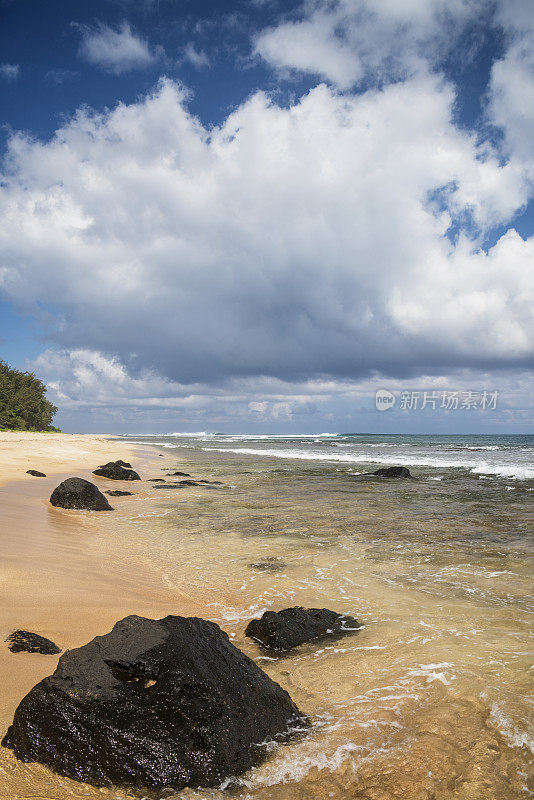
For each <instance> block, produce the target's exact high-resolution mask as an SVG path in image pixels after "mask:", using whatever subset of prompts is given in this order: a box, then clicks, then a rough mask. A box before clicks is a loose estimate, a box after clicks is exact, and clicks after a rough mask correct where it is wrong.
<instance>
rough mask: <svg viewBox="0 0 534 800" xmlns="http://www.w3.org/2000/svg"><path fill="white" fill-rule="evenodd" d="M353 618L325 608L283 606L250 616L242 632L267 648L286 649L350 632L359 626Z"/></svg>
mask: <svg viewBox="0 0 534 800" xmlns="http://www.w3.org/2000/svg"><path fill="white" fill-rule="evenodd" d="M361 627H362V626H361V624H360V623H359V622H358V620H357V619H355V618H354V617H349V616H347V615H346V614H338V613H337V612H336V611H330V610H329V609H328V608H302V607H300V606H296V607H295V608H284V609H283V610H282V611H266V612H265V613H264V614H263V616H262V617H261V618H260V619H252V620H251V621H250V622H249V624H248V625H247V627H246V630H245V634H246V635H247V636H250V637H251V638H252V639H256V641H257V642H259V643H260V644H262V645H264V647H268V648H269V649H271V650H290V649H291V648H292V647H297V646H298V645H299V644H304V642H311V641H312V640H313V639H318V638H320V637H323V636H327V635H329V634H336V635H340V634H345V633H353V632H354V630H357V629H358V628H361Z"/></svg>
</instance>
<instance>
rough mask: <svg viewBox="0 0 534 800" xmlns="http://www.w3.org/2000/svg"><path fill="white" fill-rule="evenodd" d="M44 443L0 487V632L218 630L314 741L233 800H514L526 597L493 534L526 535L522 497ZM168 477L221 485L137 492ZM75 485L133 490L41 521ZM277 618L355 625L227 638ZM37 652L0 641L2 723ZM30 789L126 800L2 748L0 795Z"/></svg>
mask: <svg viewBox="0 0 534 800" xmlns="http://www.w3.org/2000/svg"><path fill="white" fill-rule="evenodd" d="M32 436H35V435H32ZM43 436H45V437H48V436H49V435H48V434H44V435H43ZM19 438H20V435H19ZM60 438H61V442H60V443H57V442H56V444H55V445H53V446H52V445H49V447H50V448H51V449H50V453H49V455H50V464H51V466H52V469H49V477H48V478H46V479H45V478H42V479H41V478H32V477H30V476H26V475H25V474H23V475H21V466H20V464H21V463H22V457H23V455H24V454H23V453H22V452H21V453H18V454H17V458H18V459H19V460H18V464H19V467H18V469H19V474H18V477H19V478H20V477H25V478H26V480H18V479H17V480H15V481H12V482H10V483H8V484H4V485H3V486H0V494H1V495H2V498H0V516H3V521H4V524H3V526H2V528H3V530H4V531H5V533H4V534H3V539H2V545H1V546H2V547H3V550H4V552H5V553H7V554H8V555H9V559H8V560H6V559H5V558H3V559H2V561H1V562H0V563H1V565H2V566H1V567H0V570H3V572H0V578H1V580H0V607H1V608H2V622H1V626H0V627H1V630H0V633H1V634H3V638H5V636H6V635H7V634H8V633H10V632H11V631H12V630H14V629H16V628H25V629H28V630H31V631H34V632H36V633H39V634H42V635H44V636H47V637H48V638H50V639H52V640H53V641H55V642H56V643H57V644H58V645H59V646H60V647H61V648H62V649H63V650H64V649H67V648H73V647H77V646H80V645H82V644H85V643H87V642H89V641H90V640H91V639H92V638H93V637H94V636H95V635H98V634H103V633H107V632H109V631H110V630H111V628H112V627H113V625H114V624H115V622H117V621H118V620H119V619H122V618H123V617H125V616H127V615H129V614H139V615H141V616H146V617H149V618H158V617H164V616H166V615H167V614H176V615H182V616H199V617H203V618H205V619H211V620H212V621H214V622H216V623H217V624H218V625H220V626H221V627H222V629H223V630H224V631H226V633H228V635H229V636H230V638H231V640H232V642H233V643H234V644H235V645H236V646H237V647H238V649H240V650H242V651H243V652H244V653H245V654H247V655H249V656H250V657H251V658H253V659H254V660H256V661H257V663H258V664H259V665H260V666H261V667H262V669H264V670H265V672H267V674H268V675H269V676H270V677H271V678H273V680H275V681H276V682H277V683H279V684H280V685H281V686H282V687H283V688H285V689H286V690H287V691H288V692H289V693H290V695H291V697H292V698H293V700H294V701H295V702H296V704H297V705H298V707H299V708H301V709H303V710H304V711H305V712H306V713H307V714H309V715H310V718H311V719H312V720H313V721H314V725H313V729H312V735H310V736H309V737H306V739H305V740H303V741H301V742H298V743H294V744H293V745H289V746H284V747H281V748H277V749H276V750H274V751H273V753H272V755H271V756H270V758H269V759H268V760H267V761H266V762H265V763H264V764H263V765H262V766H260V767H258V768H257V769H254V770H252V771H251V772H250V773H247V775H246V776H244V777H243V784H242V789H243V792H244V794H243V793H242V792H241V791H240V790H239V791H238V792H237V794H236V798H237V797H243V796H247V797H253V798H254V800H287V798H288V797H301V796H302V797H304V796H306V797H308V796H309V797H321V798H322V797H330V798H334V800H341V799H342V798H343V797H345V796H346V793H347V792H352V791H359V788H358V787H366V786H371V787H373V786H376V787H379V788H377V791H379V795H377V796H380V797H394V796H397V794H398V790H399V787H401V788H402V794H403V797H405V798H406V800H416V799H417V798H419V797H421V787H422V786H426V785H427V783H428V788H429V792H430V789H431V788H432V791H434V789H435V793H434V795H433V796H435V797H436V800H448V797H449V795H447V793H446V791H445V789H444V787H446V786H447V785H449V782H450V778H451V775H453V776H454V778H455V780H458V781H460V782H461V783H462V784H463V783H464V782H465V786H466V792H465V793H463V794H461V795H459V797H460V796H461V797H462V798H465V800H468V799H469V798H471V797H477V798H479V797H480V798H481V799H482V798H484V800H485V798H486V797H487V796H488V797H489V796H490V795H488V793H487V792H491V793H492V794H491V796H499V797H500V798H501V797H502V798H503V800H519V798H520V797H522V796H523V779H522V778H521V774H523V773H525V772H526V769H527V763H528V758H529V756H528V754H527V752H526V750H525V747H526V746H527V745H528V743H529V742H530V738H529V736H530V734H529V732H528V730H529V729H528V720H527V717H526V711H527V710H528V709H526V707H525V701H524V699H523V698H524V697H525V696H526V692H527V681H528V675H529V673H528V665H527V663H526V648H527V642H528V639H527V636H528V633H527V623H528V614H529V611H530V605H529V602H528V597H527V593H528V591H527V590H528V588H529V587H530V583H529V575H528V570H527V564H526V561H525V553H524V548H523V544H522V541H518V540H517V536H516V537H515V538H514V537H510V535H509V528H510V522H511V521H512V520H513V522H514V530H515V531H516V532H518V531H519V530H521V529H524V531H525V534H526V525H527V523H528V518H529V513H530V512H529V511H528V508H527V506H526V495H525V497H523V496H522V495H520V494H519V493H517V495H515V494H514V493H511V492H504V490H503V492H501V491H500V490H498V487H497V486H495V485H490V484H489V483H486V482H481V483H479V482H478V481H477V482H476V483H475V482H473V481H470V483H469V486H467V485H466V484H464V483H462V482H458V481H457V480H450V481H447V480H445V479H444V480H443V481H441V482H439V481H438V482H432V481H425V480H420V481H410V482H406V483H404V482H402V483H398V482H396V481H383V480H372V481H356V480H354V477H353V476H352V475H351V474H348V473H345V472H342V471H338V470H335V469H334V470H332V469H330V468H326V469H316V468H313V469H309V468H307V467H306V466H304V468H303V467H302V465H300V466H299V467H298V468H295V465H294V463H290V462H289V461H288V462H277V463H273V461H272V459H270V458H267V457H265V458H259V457H253V456H250V455H248V456H244V455H241V454H234V453H232V452H227V453H220V452H217V453H213V452H207V451H205V450H203V449H202V448H191V449H189V448H187V449H182V448H180V449H178V448H172V449H167V450H163V449H162V450H160V449H159V448H158V445H157V444H156V443H152V444H150V445H148V444H147V445H146V446H144V445H141V444H139V443H136V444H135V445H133V444H132V443H130V442H128V441H127V440H119V441H114V440H111V439H106V438H104V437H91V436H87V437H80V441H78V442H77V441H75V439H71V440H68V439H67V440H66V437H65V435H61V437H60ZM65 440H66V442H65ZM66 445H68V446H66ZM42 446H43V445H42V443H41V447H42ZM162 446H163V445H162ZM54 448H55V456H54V457H52V456H51V453H52V450H54ZM62 448H63V452H65V453H66V454H67V455H66V456H65V458H62V457H61V453H62ZM102 448H104V449H102ZM30 452H31V453H35V452H36V450H35V449H32V446H31V441H29V443H28V446H27V450H26V455H27V454H28V453H30ZM69 452H70V455H69ZM160 452H161V453H162V454H163V456H164V457H163V458H160V457H159V453H160ZM76 453H78V454H80V453H83V454H84V455H83V460H82V461H80V460H79V455H78V462H77V463H78V465H80V464H82V466H83V469H78V466H76ZM87 453H89V455H87ZM43 457H44V456H43ZM54 458H55V461H54ZM111 458H113V459H117V458H123V459H125V460H127V461H130V462H131V463H132V466H133V467H134V469H136V470H137V471H139V473H140V475H141V477H142V478H143V479H144V480H143V481H141V482H137V481H136V482H133V483H123V482H114V481H108V480H106V479H104V478H99V477H97V476H93V475H91V471H90V470H91V469H94V468H95V467H96V466H97V465H98V464H100V463H103V462H104V461H107V460H109V459H111ZM68 459H70V461H68V466H66V464H67V460H68ZM40 465H41V464H40V463H37V462H35V463H32V464H29V465H28V466H31V467H35V468H37V469H39V466H40ZM73 465H74V466H73ZM176 469H178V470H183V471H184V472H187V473H191V476H192V477H193V478H194V479H197V480H200V479H201V478H202V479H210V480H212V481H215V480H216V481H220V482H221V485H220V486H218V487H216V486H212V487H202V486H198V485H197V486H195V487H187V488H183V489H180V490H179V491H177V490H175V489H173V490H169V491H165V490H160V491H153V489H154V486H155V484H153V483H149V482H148V481H149V480H150V479H151V478H155V477H160V476H162V477H163V476H164V475H165V472H172V471H174V470H176ZM54 470H56V471H55V472H54ZM59 470H61V471H59ZM44 471H46V470H44ZM24 472H25V471H24ZM11 474H12V472H11ZM73 475H80V477H86V478H89V479H90V480H92V481H93V482H94V483H95V484H96V485H98V486H99V488H100V489H101V490H106V489H111V488H121V489H128V490H132V491H133V492H134V496H132V497H124V498H122V497H119V498H110V501H111V504H112V506H114V508H115V511H114V512H112V513H106V512H85V511H65V510H63V509H55V508H52V507H51V506H50V505H49V503H48V498H49V496H50V492H51V490H52V489H53V488H54V487H55V486H56V485H57V483H58V482H59V481H60V480H63V479H64V478H65V477H67V476H73ZM47 482H48V483H47ZM210 489H211V491H210ZM506 509H508V511H507V514H506V513H504V512H505V511H506ZM258 565H259V567H258ZM295 605H301V606H304V607H310V608H311V607H322V606H324V607H328V608H331V609H332V610H335V611H338V612H341V613H348V614H351V615H353V616H356V617H357V618H358V619H359V620H360V621H361V622H362V623H363V625H364V627H363V628H362V629H361V630H360V631H359V632H358V633H357V634H355V636H354V637H347V638H346V639H344V640H343V642H342V643H338V642H324V643H318V644H314V643H311V644H310V645H308V646H303V647H302V648H299V650H298V651H297V652H295V653H294V654H292V655H291V656H284V657H280V658H278V657H274V658H273V657H266V656H265V654H264V653H262V651H261V650H259V649H258V647H257V645H256V644H255V643H254V642H253V641H251V640H250V639H248V638H247V637H246V636H245V634H244V631H245V628H246V625H247V623H248V622H249V621H250V619H251V618H252V617H258V616H260V615H261V613H263V611H264V610H268V609H271V610H279V609H282V608H285V607H291V606H295ZM57 659H58V656H41V655H33V654H24V653H21V654H12V653H10V652H9V650H8V649H7V645H5V644H4V647H3V648H1V647H0V680H2V682H3V688H4V690H3V692H2V696H1V701H0V703H1V705H0V724H1V725H2V730H5V729H6V728H7V726H8V724H9V723H10V722H11V719H12V715H13V711H14V710H15V708H16V706H17V705H18V703H19V702H20V700H21V699H22V697H23V696H24V695H25V694H26V693H27V691H28V690H29V689H30V688H31V687H32V686H33V685H34V684H35V683H37V682H38V681H39V680H40V679H42V678H43V677H45V676H46V675H50V674H51V673H52V672H53V670H54V668H55V666H56V663H57ZM392 689H394V691H392ZM443 742H446V743H447V746H446V747H445V748H444V747H443ZM340 754H341V755H340ZM429 759H430V760H431V761H432V774H433V777H432V780H431V781H430V780H429V778H428V774H429V772H428V770H429V766H428V764H429ZM362 791H363V788H362ZM444 791H445V793H443V792H444ZM182 794H184V797H185V795H187V797H188V798H190V800H205V797H206V794H205V792H203V791H202V790H187V791H185V793H184V792H182V793H180V796H181V795H182ZM30 796H31V797H33V798H39V799H40V800H52V799H53V800H82V798H83V800H93V799H94V800H96V798H100V800H104V798H105V800H117V798H118V797H119V796H120V797H121V798H122V800H126V798H130V797H135V795H131V794H130V793H129V792H126V791H122V790H121V791H120V792H118V793H117V790H114V789H110V790H109V791H108V790H103V789H96V788H94V787H91V786H88V785H87V784H78V783H76V782H74V781H70V780H68V779H66V778H61V777H60V776H58V775H56V774H54V773H52V772H51V771H50V770H47V769H46V768H45V767H42V766H40V765H38V764H22V763H21V762H18V761H17V760H16V759H15V757H14V756H13V754H12V753H11V751H9V750H6V749H5V748H0V798H1V800H4V798H6V800H7V798H9V800H27V799H28V797H30ZM210 796H212V797H213V800H224V797H225V793H224V792H218V791H214V792H213V794H212V795H210ZM362 796H364V795H362ZM365 796H367V795H365ZM372 796H373V795H372V794H371V795H369V797H372ZM399 796H400V795H399ZM429 796H430V795H429Z"/></svg>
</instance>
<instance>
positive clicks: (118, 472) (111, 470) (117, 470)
mask: <svg viewBox="0 0 534 800" xmlns="http://www.w3.org/2000/svg"><path fill="white" fill-rule="evenodd" d="M93 475H99V476H100V477H101V478H109V479H110V480H112V481H140V480H141V478H140V477H139V475H138V474H137V472H135V470H133V469H132V467H131V464H128V463H127V462H126V461H120V460H119V461H108V463H107V464H100V466H99V467H98V469H94V470H93Z"/></svg>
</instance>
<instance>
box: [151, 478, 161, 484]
mask: <svg viewBox="0 0 534 800" xmlns="http://www.w3.org/2000/svg"><path fill="white" fill-rule="evenodd" d="M147 481H148V483H165V478H147Z"/></svg>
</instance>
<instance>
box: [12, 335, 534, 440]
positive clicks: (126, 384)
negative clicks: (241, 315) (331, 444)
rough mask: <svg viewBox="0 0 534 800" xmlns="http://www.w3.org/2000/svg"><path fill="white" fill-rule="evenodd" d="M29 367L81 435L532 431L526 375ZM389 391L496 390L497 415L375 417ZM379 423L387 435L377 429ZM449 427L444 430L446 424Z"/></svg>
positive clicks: (95, 359) (50, 361)
mask: <svg viewBox="0 0 534 800" xmlns="http://www.w3.org/2000/svg"><path fill="white" fill-rule="evenodd" d="M27 366H28V368H29V369H31V370H34V371H35V372H36V373H37V374H38V375H39V376H40V377H41V378H43V379H44V380H45V381H46V382H47V386H48V396H49V398H50V400H52V401H53V402H54V403H55V404H56V405H58V406H59V408H60V413H59V416H58V420H57V421H58V423H59V424H60V425H61V426H62V427H63V426H66V427H67V429H70V430H78V429H79V425H80V420H83V425H84V427H85V429H87V428H88V427H90V428H91V429H92V430H95V431H103V430H113V431H115V432H117V431H118V430H121V429H132V428H134V429H135V430H136V431H138V432H140V431H142V430H143V429H144V430H150V431H157V430H159V431H160V432H163V431H169V430H176V429H177V426H178V429H181V430H183V429H194V430H199V429H202V430H205V429H210V430H230V431H231V430H234V431H242V432H246V431H247V430H248V431H255V432H257V431H260V430H265V431H272V430H273V428H278V429H280V427H283V428H286V429H289V430H291V429H297V430H300V431H308V432H319V431H322V430H334V431H342V430H369V429H372V428H374V429H382V430H390V431H395V432H399V431H403V430H407V431H410V430H418V429H420V428H421V426H423V427H425V429H427V430H428V429H432V426H435V428H434V429H435V430H437V431H439V430H442V429H443V426H447V425H448V426H452V429H453V430H455V431H457V430H462V428H464V429H466V430H468V431H470V432H473V431H476V430H482V431H484V430H488V428H490V429H491V428H493V429H494V430H496V431H503V432H513V431H514V430H523V431H524V430H525V428H528V426H529V425H530V426H531V424H532V419H533V414H534V407H533V397H534V394H533V378H532V375H528V374H525V373H516V374H514V373H508V374H506V373H501V372H498V371H497V372H491V373H484V372H473V370H470V369H466V370H460V371H455V372H452V373H451V374H450V375H448V376H434V375H419V376H417V377H414V378H402V379H392V378H386V377H385V376H381V375H373V376H370V377H367V378H362V379H359V380H325V379H318V380H302V381H281V380H279V379H276V378H256V377H254V378H239V379H235V378H234V379H229V380H227V381H225V382H223V383H222V384H219V385H213V384H210V383H205V384H200V383H199V384H189V385H184V384H179V383H176V382H172V381H168V380H165V379H162V378H161V377H159V376H157V375H155V374H154V373H151V372H149V371H145V372H144V373H143V374H141V375H140V376H139V377H137V378H132V377H131V376H129V375H128V372H127V370H126V369H125V368H124V366H123V365H122V364H120V363H119V362H118V360H117V359H116V358H109V357H104V356H102V354H100V353H97V352H94V351H88V350H70V351H68V350H63V351H57V350H47V351H46V352H44V353H42V354H41V355H40V356H39V357H38V358H37V359H35V360H34V361H33V362H30V363H28V365H27ZM384 387H387V388H388V389H389V390H390V391H392V392H394V393H395V395H396V397H397V400H399V398H400V395H401V392H416V393H418V395H419V398H420V399H419V401H418V406H419V407H420V406H421V403H422V397H423V393H424V391H427V392H428V393H429V395H432V393H434V396H435V395H436V394H437V395H438V397H440V396H442V394H441V393H442V392H443V391H444V390H447V391H449V392H451V391H456V392H459V393H460V399H461V398H462V396H463V394H462V393H464V392H465V393H469V392H474V393H478V394H479V397H480V395H481V393H482V392H483V391H484V390H486V391H487V392H488V393H493V392H497V393H498V401H497V407H496V409H495V410H492V411H490V410H486V411H482V410H481V409H478V410H477V411H473V410H471V411H467V412H462V411H455V412H454V413H451V412H449V411H447V410H443V409H441V408H440V407H439V402H438V406H437V408H436V409H432V407H431V406H429V410H428V411H427V412H422V411H421V410H420V408H419V410H418V411H417V412H409V413H407V412H405V411H402V409H401V408H400V402H397V404H396V406H395V408H394V410H393V411H388V412H387V414H379V413H377V411H376V408H375V394H376V391H377V389H383V388H384ZM380 426H382V428H380ZM445 429H447V427H445Z"/></svg>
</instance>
